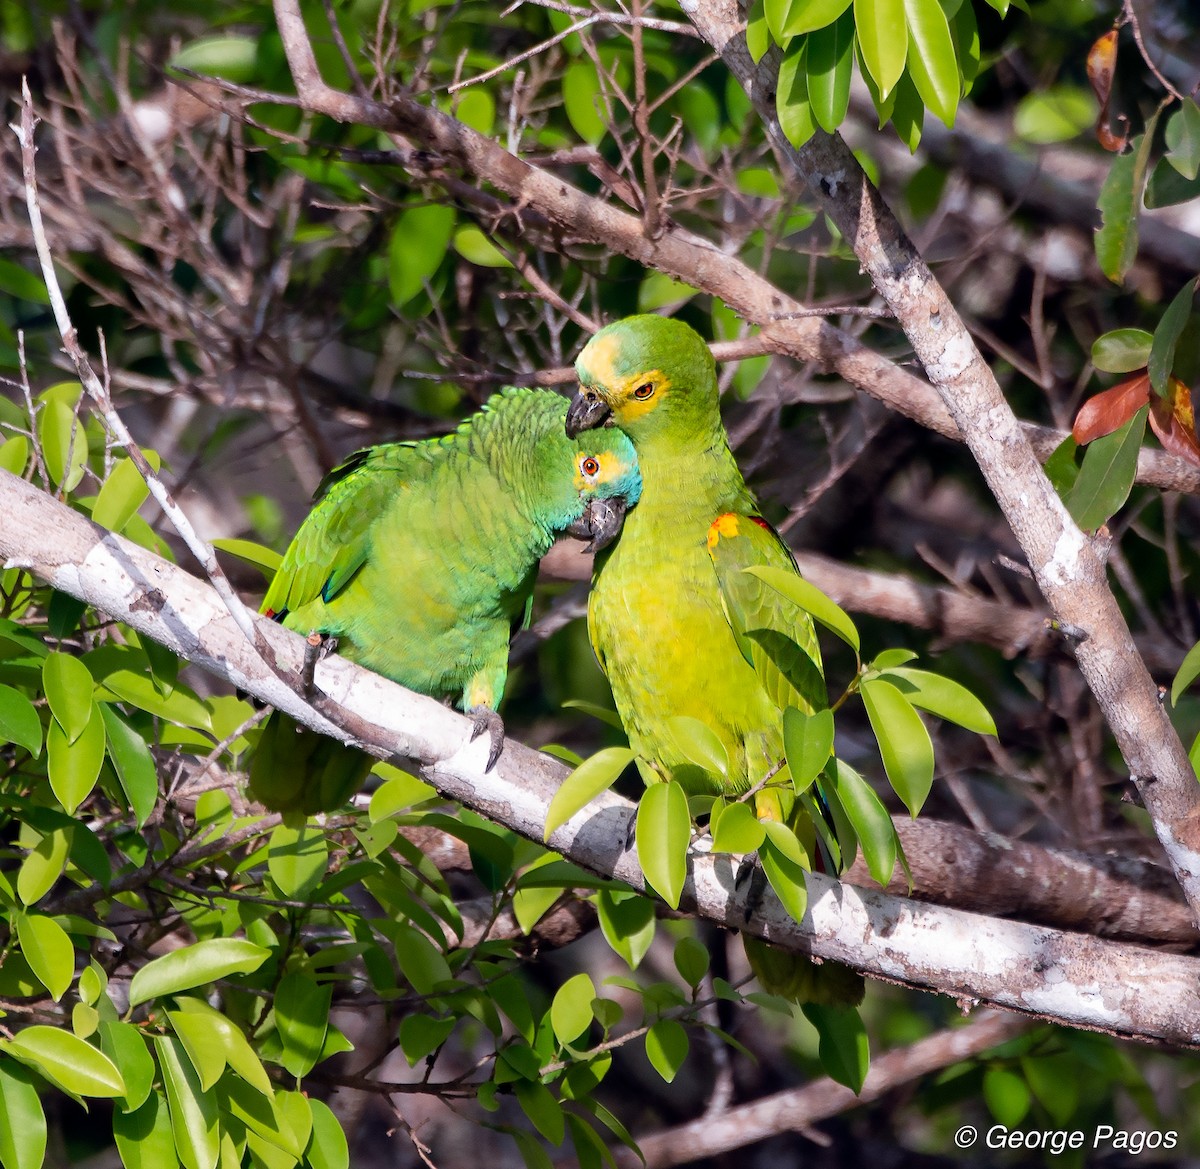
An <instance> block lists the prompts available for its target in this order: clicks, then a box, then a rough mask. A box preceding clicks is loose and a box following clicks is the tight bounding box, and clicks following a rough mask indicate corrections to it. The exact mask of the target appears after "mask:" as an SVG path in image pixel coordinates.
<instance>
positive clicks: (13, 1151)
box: [0, 1059, 46, 1169]
mask: <svg viewBox="0 0 1200 1169" xmlns="http://www.w3.org/2000/svg"><path fill="white" fill-rule="evenodd" d="M45 1156H46V1114H45V1112H43V1111H42V1102H41V1100H40V1099H39V1098H38V1091H37V1088H36V1087H34V1084H33V1078H32V1076H31V1075H30V1073H29V1072H28V1071H27V1070H26V1069H25V1068H24V1067H22V1066H21V1064H19V1063H16V1062H14V1061H13V1060H8V1059H4V1060H0V1165H3V1166H4V1169H42V1163H43V1161H44V1159H45Z"/></svg>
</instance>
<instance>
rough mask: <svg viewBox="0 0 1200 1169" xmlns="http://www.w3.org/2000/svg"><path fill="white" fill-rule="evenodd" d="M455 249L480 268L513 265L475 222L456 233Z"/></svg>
mask: <svg viewBox="0 0 1200 1169" xmlns="http://www.w3.org/2000/svg"><path fill="white" fill-rule="evenodd" d="M478 92H482V91H478ZM454 250H455V251H456V252H457V253H458V254H459V255H460V256H462V258H463V259H464V260H467V261H469V262H470V263H472V264H474V265H475V266H476V267H479V268H511V267H512V261H511V260H510V259H509V258H508V257H507V256H506V255H505V254H504V253H503V252H502V251H501V250H500V249H499V248H498V247H496V245H495V244H494V243H493V242H492V241H491V240H490V239H488V237H487V236H486V235H484V234H483V232H482V231H480V230H479V228H478V227H476V226H475V225H474V224H473V223H469V224H467V225H466V226H464V227H460V228H459V229H458V230H457V231H456V232H455V233H454Z"/></svg>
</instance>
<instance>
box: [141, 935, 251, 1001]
mask: <svg viewBox="0 0 1200 1169" xmlns="http://www.w3.org/2000/svg"><path fill="white" fill-rule="evenodd" d="M268 955H269V951H268V950H266V949H264V948H263V947H262V946H257V945H255V944H254V943H253V942H248V941H246V940H244V939H243V938H210V939H209V940H207V941H203V942H195V943H194V944H193V945H190V946H183V947H181V948H180V949H178V950H172V951H171V953H169V954H164V955H163V956H162V957H161V958H155V959H153V961H150V962H147V963H146V965H145V966H143V967H142V968H141V969H140V970H139V971H137V973H136V974H134V976H133V978H132V979H131V980H130V983H129V1005H130V1006H131V1007H136V1006H137V1005H138V1004H139V1003H144V1002H149V1000H150V999H154V998H161V997H162V996H163V995H168V994H175V993H177V992H178V991H181V990H191V989H192V987H195V986H207V985H208V984H209V983H211V982H215V981H216V980H217V979H219V978H226V977H228V976H229V975H230V974H250V973H252V972H253V971H255V970H257V969H258V968H259V967H260V966H261V965H262V964H263V962H265V961H266V959H267V957H268Z"/></svg>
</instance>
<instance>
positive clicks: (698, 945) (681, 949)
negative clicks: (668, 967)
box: [674, 937, 711, 989]
mask: <svg viewBox="0 0 1200 1169" xmlns="http://www.w3.org/2000/svg"><path fill="white" fill-rule="evenodd" d="M674 957H675V969H676V970H678V971H679V977H680V978H682V979H683V981H684V982H686V983H687V984H688V986H690V987H692V988H693V989H695V988H696V987H698V986H699V985H700V982H701V980H702V979H703V978H704V976H705V975H706V974H707V973H708V968H709V965H710V963H711V956H710V955H709V952H708V947H707V946H705V945H704V943H703V942H701V941H700V939H699V938H693V937H685V938H680V939H679V941H678V942H676V943H675V955H674Z"/></svg>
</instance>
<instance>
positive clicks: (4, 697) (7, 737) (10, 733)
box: [0, 686, 42, 759]
mask: <svg viewBox="0 0 1200 1169" xmlns="http://www.w3.org/2000/svg"><path fill="white" fill-rule="evenodd" d="M0 742H5V743H15V744H16V745H17V746H18V747H24V748H25V750H26V751H28V752H29V754H30V755H32V756H33V757H34V758H35V759H36V758H37V757H38V756H39V755H40V754H41V753H42V720H41V719H40V718H38V712H37V708H36V707H35V706H34V705H33V703H32V702H30V701H29V699H28V698H26V697H25V695H24V694H22V693H21V692H20V690H14V689H13V688H12V687H11V686H0Z"/></svg>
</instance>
